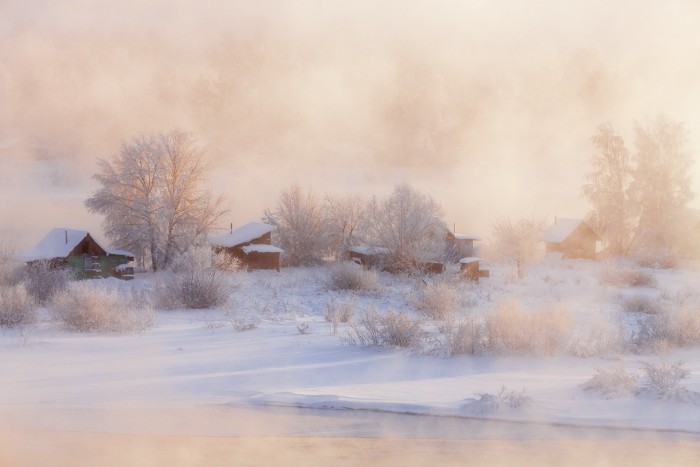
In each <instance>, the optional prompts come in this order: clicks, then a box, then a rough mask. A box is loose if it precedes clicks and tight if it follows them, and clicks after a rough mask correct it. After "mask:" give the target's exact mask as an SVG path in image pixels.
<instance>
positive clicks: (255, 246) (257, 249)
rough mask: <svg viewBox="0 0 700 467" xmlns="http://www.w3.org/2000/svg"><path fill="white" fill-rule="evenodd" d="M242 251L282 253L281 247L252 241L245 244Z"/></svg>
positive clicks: (246, 252)
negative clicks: (249, 243)
mask: <svg viewBox="0 0 700 467" xmlns="http://www.w3.org/2000/svg"><path fill="white" fill-rule="evenodd" d="M241 250H243V253H245V254H248V253H250V252H253V251H254V252H256V253H284V250H283V249H282V248H277V247H276V246H272V245H260V244H256V243H253V244H251V245H246V246H244V247H243V248H241Z"/></svg>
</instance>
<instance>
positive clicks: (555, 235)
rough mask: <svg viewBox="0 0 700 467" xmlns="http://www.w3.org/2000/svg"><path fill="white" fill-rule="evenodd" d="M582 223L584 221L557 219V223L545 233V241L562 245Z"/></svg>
mask: <svg viewBox="0 0 700 467" xmlns="http://www.w3.org/2000/svg"><path fill="white" fill-rule="evenodd" d="M582 223H583V219H557V220H556V223H555V224H554V225H553V226H551V227H550V228H548V229H547V231H546V232H545V233H544V241H545V242H547V243H561V242H563V241H564V240H566V239H567V237H568V236H569V235H571V234H572V232H573V231H574V230H576V229H577V228H578V226H579V225H581V224H582Z"/></svg>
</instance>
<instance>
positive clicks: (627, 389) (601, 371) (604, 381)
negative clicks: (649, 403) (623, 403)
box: [581, 363, 639, 398]
mask: <svg viewBox="0 0 700 467" xmlns="http://www.w3.org/2000/svg"><path fill="white" fill-rule="evenodd" d="M638 380H639V375H636V374H634V373H629V372H627V371H626V370H625V368H624V366H623V364H622V363H620V364H618V365H615V366H612V367H610V368H596V369H595V374H594V375H593V377H592V378H591V379H590V380H588V381H586V382H585V383H583V384H582V385H581V388H582V389H583V390H584V391H594V392H599V393H601V394H602V395H603V396H605V397H606V398H615V397H622V396H626V395H630V394H632V393H633V391H634V389H635V388H636V386H637V381H638Z"/></svg>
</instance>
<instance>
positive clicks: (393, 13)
mask: <svg viewBox="0 0 700 467" xmlns="http://www.w3.org/2000/svg"><path fill="white" fill-rule="evenodd" d="M697 31H700V3H698V2H693V1H688V2H658V1H653V2H644V1H619V2H615V1H610V0H608V1H601V2H595V1H590V0H586V1H534V0H533V1H525V0H523V1H500V2H499V1H472V2H470V1H466V0H465V1H439V2H436V1H415V0H411V1H389V0H387V1H376V0H374V1H355V2H348V1H327V0H326V1H324V0H316V1H312V0H308V1H264V2H252V1H230V0H220V1H209V2H201V1H188V0H180V1H173V0H154V1H150V2H143V1H139V0H129V1H120V2H113V1H111V0H110V1H107V0H83V1H79V0H74V1H71V0H56V1H51V0H22V1H20V0H17V1H15V0H0V235H2V234H4V235H10V236H12V237H14V238H17V243H18V246H19V247H22V248H24V247H28V246H31V245H32V244H33V243H35V242H36V241H38V240H39V239H40V238H41V237H42V236H43V235H44V234H45V233H46V231H48V229H50V228H51V227H53V226H65V227H74V228H87V229H91V230H95V231H96V232H98V236H99V235H100V232H99V231H100V223H101V218H99V217H97V216H92V215H90V214H89V213H87V211H86V210H85V208H84V207H83V205H82V201H83V200H84V199H85V198H86V197H88V196H89V195H90V193H91V192H92V191H93V190H94V189H95V184H94V182H93V181H92V180H91V176H92V174H93V173H94V172H95V168H96V161H97V159H98V158H108V157H109V156H110V155H111V154H114V153H115V152H116V151H118V150H119V147H120V144H121V143H122V142H123V141H128V140H129V139H130V138H132V137H133V136H135V135H137V134H140V133H149V132H154V131H166V130H169V129H171V128H172V127H175V126H178V127H181V128H183V129H185V130H188V131H191V132H192V133H193V134H194V135H195V136H196V137H197V138H198V139H199V140H200V141H201V142H202V144H206V146H207V148H208V153H209V156H210V158H211V160H212V164H213V166H214V171H213V172H212V176H211V180H210V186H211V189H212V191H214V192H215V193H217V194H223V195H224V196H225V197H226V198H227V199H228V200H229V201H230V203H231V208H232V211H231V215H230V216H229V217H228V218H227V219H226V220H225V222H224V223H225V224H228V222H233V223H234V224H239V223H244V222H247V221H249V220H251V219H256V218H259V217H260V216H261V215H262V212H263V209H264V208H265V207H270V206H272V205H274V203H275V201H276V198H277V195H278V193H279V191H280V190H281V189H282V188H284V187H286V186H288V185H289V184H290V183H291V182H297V183H299V184H300V185H301V186H303V187H310V188H313V189H314V190H315V191H316V192H318V193H320V194H322V193H334V194H342V193H359V194H362V195H365V196H367V197H369V196H371V195H375V194H376V195H380V196H383V195H385V194H387V193H388V192H389V191H390V190H391V189H392V187H393V186H394V185H395V184H396V183H397V182H402V181H407V182H409V183H411V184H413V185H414V186H416V187H417V188H419V189H420V190H422V191H425V192H428V193H430V194H431V195H432V196H433V197H434V198H435V199H436V200H437V201H438V202H440V203H441V204H442V206H443V207H444V210H445V219H446V221H447V222H448V224H449V225H452V223H453V222H454V223H456V224H457V230H458V231H463V232H473V233H476V234H480V235H483V236H486V235H488V232H489V229H490V223H491V222H492V221H493V220H494V218H496V217H499V216H511V217H522V216H530V215H535V216H541V217H545V218H553V217H554V216H555V215H558V216H560V217H580V216H583V215H584V214H585V211H586V209H587V205H586V202H585V201H584V200H583V199H582V198H581V197H580V195H579V193H580V186H581V184H582V183H583V174H584V173H585V172H586V171H587V170H588V158H589V156H590V154H591V151H592V148H591V145H590V141H589V139H590V136H591V134H592V133H593V131H594V130H595V127H596V126H597V125H598V124H600V123H602V122H605V121H610V122H611V123H612V124H613V125H614V126H615V127H616V128H617V129H618V130H619V131H620V132H621V133H622V134H623V135H624V136H625V137H626V140H627V143H628V146H630V147H633V132H632V129H633V123H634V121H635V120H638V121H640V122H642V123H645V122H648V121H649V120H651V119H653V118H654V117H655V116H656V115H658V114H659V113H666V114H667V115H669V116H670V117H671V118H673V119H675V120H679V121H683V122H685V124H686V127H687V130H688V132H689V143H688V147H689V149H691V150H692V151H693V152H694V154H695V155H696V158H697V154H698V151H697V148H698V144H699V143H698V142H699V141H700V105H699V104H700V34H699V33H698V32H697ZM694 177H695V178H694V187H695V190H696V192H700V177H699V176H697V175H694ZM694 204H695V205H696V206H697V205H698V201H695V202H694Z"/></svg>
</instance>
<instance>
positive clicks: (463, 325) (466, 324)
mask: <svg viewBox="0 0 700 467" xmlns="http://www.w3.org/2000/svg"><path fill="white" fill-rule="evenodd" d="M484 340H485V329H484V323H483V321H482V320H480V319H478V318H477V317H475V316H471V315H470V316H468V317H467V318H465V319H463V320H462V321H460V322H459V323H458V324H456V325H454V326H451V327H450V328H449V329H447V330H446V332H445V340H444V343H443V346H444V349H445V351H446V353H447V355H449V356H454V355H474V354H476V353H478V352H480V351H481V349H482V348H483V346H484Z"/></svg>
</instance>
